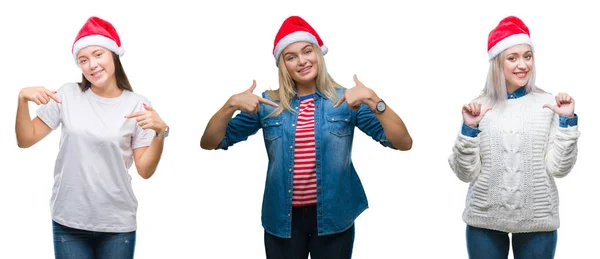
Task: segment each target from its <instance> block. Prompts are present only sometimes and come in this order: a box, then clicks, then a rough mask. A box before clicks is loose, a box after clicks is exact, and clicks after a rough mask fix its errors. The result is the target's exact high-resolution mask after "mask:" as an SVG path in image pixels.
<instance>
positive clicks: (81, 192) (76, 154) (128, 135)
mask: <svg viewBox="0 0 600 259" xmlns="http://www.w3.org/2000/svg"><path fill="white" fill-rule="evenodd" d="M57 91H58V93H57V97H58V99H59V100H60V101H61V102H62V103H61V104H58V103H56V102H54V101H53V100H51V101H50V102H49V103H48V104H46V105H42V106H41V107H40V108H39V109H38V110H37V116H38V117H39V118H40V119H41V120H42V121H43V122H44V123H46V124H47V125H48V126H49V127H50V128H52V129H56V128H58V126H59V125H62V127H61V138H60V145H59V152H58V157H57V158H56V164H55V167H54V187H53V188H52V198H51V200H50V210H51V214H52V219H53V220H54V221H56V222H57V223H59V224H62V225H65V226H68V227H72V228H77V229H83V230H89V231H99V232H130V231H134V230H136V228H137V224H136V212H137V199H136V198H135V195H134V193H133V189H132V186H131V176H130V175H129V173H128V170H129V168H130V167H131V165H132V163H133V149H135V148H139V147H144V146H149V145H150V143H151V142H152V139H153V137H154V135H155V132H154V131H153V130H143V129H142V128H141V127H139V126H138V125H137V121H136V120H135V119H126V118H125V115H128V114H131V113H133V112H138V111H143V110H144V107H143V104H144V103H145V104H146V105H148V106H150V103H149V102H148V100H147V99H146V98H145V97H143V96H141V95H138V94H136V93H133V92H130V91H126V90H125V91H123V93H122V94H121V95H120V96H119V97H115V98H104V97H100V96H98V95H96V94H94V92H93V91H92V90H91V89H88V90H87V91H85V92H82V91H81V89H80V88H79V86H78V85H77V83H68V84H65V85H63V86H62V87H61V88H59V89H58V90H57Z"/></svg>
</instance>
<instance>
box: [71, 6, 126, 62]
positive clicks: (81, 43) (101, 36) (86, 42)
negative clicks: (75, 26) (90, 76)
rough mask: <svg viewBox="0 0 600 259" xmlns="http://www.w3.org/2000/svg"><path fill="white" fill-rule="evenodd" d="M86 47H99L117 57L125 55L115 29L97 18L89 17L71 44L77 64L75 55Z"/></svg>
mask: <svg viewBox="0 0 600 259" xmlns="http://www.w3.org/2000/svg"><path fill="white" fill-rule="evenodd" d="M88 46H101V47H104V48H107V49H109V50H111V51H112V52H114V53H116V54H117V55H119V56H123V54H125V49H124V48H123V47H122V46H121V39H120V38H119V34H118V33H117V30H116V29H115V27H114V26H113V25H112V24H111V23H109V22H107V21H105V20H103V19H100V18H98V17H93V16H92V17H90V18H89V19H88V20H87V21H86V22H85V24H84V25H83V27H82V28H81V30H79V33H78V34H77V37H76V38H75V42H73V47H72V52H73V56H74V57H75V61H76V62H77V53H79V51H80V50H82V49H83V48H85V47H88Z"/></svg>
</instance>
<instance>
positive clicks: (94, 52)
mask: <svg viewBox="0 0 600 259" xmlns="http://www.w3.org/2000/svg"><path fill="white" fill-rule="evenodd" d="M98 51H104V50H103V49H100V48H99V49H96V50H94V51H92V55H94V54H96V52H98ZM81 58H85V56H83V55H82V56H79V57H77V59H81Z"/></svg>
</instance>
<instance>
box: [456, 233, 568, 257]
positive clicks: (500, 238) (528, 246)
mask: <svg viewBox="0 0 600 259" xmlns="http://www.w3.org/2000/svg"><path fill="white" fill-rule="evenodd" d="M557 236H558V233H557V231H556V230H554V231H550V232H532V233H512V248H513V255H514V258H515V259H553V258H554V252H555V251H556V241H557ZM509 245H510V240H509V239H508V233H506V232H501V231H496V230H491V229H484V228H476V227H471V226H469V225H467V251H468V253H469V258H470V259H480V258H485V259H506V258H508V250H509Z"/></svg>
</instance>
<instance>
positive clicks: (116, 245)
mask: <svg viewBox="0 0 600 259" xmlns="http://www.w3.org/2000/svg"><path fill="white" fill-rule="evenodd" d="M52 232H53V235H54V256H55V258H56V259H131V258H133V251H134V249H135V231H133V232H127V233H106V232H94V231H87V230H81V229H75V228H70V227H67V226H63V225H61V224H58V223H56V222H54V221H52Z"/></svg>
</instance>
